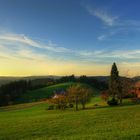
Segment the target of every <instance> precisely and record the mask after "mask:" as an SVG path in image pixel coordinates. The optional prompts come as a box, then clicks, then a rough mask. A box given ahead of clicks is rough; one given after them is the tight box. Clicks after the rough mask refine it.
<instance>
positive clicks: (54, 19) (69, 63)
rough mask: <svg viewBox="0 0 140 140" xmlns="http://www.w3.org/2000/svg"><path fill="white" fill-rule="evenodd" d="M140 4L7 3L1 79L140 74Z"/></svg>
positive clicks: (111, 0) (84, 0)
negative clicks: (113, 68) (116, 71)
mask: <svg viewBox="0 0 140 140" xmlns="http://www.w3.org/2000/svg"><path fill="white" fill-rule="evenodd" d="M139 5H140V1H138V0H134V1H133V2H132V1H130V0H123V1H122V0H107V1H99V0H94V1H93V0H76V1H75V0H58V1H57V0H36V1H34V0H30V1H27V0H24V1H19V0H12V1H10V0H1V1H0V50H1V51H0V59H1V61H0V75H1V76H31V75H37V76H38V75H58V76H59V75H60V76H62V75H71V74H74V75H92V76H99V75H102V76H106V75H109V74H110V69H111V65H112V64H113V62H116V63H117V66H118V69H119V71H120V75H122V76H129V77H133V76H137V75H140V73H139V71H140V63H139V61H140V48H139V45H140V40H139V36H140V16H139V12H140V9H139Z"/></svg>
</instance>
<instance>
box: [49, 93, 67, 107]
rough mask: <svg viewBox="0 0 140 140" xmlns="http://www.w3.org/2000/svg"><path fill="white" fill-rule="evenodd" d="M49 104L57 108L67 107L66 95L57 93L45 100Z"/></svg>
mask: <svg viewBox="0 0 140 140" xmlns="http://www.w3.org/2000/svg"><path fill="white" fill-rule="evenodd" d="M47 102H48V103H49V104H53V105H56V107H57V108H58V109H62V110H64V109H65V108H66V107H67V103H68V102H67V97H66V96H65V95H61V94H60V95H57V97H55V98H51V99H49V100H47Z"/></svg>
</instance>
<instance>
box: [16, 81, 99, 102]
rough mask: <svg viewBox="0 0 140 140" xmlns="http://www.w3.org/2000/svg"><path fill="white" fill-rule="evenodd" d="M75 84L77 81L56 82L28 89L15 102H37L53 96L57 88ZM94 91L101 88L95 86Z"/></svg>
mask: <svg viewBox="0 0 140 140" xmlns="http://www.w3.org/2000/svg"><path fill="white" fill-rule="evenodd" d="M74 84H76V83H74V82H68V83H61V84H56V85H52V86H48V87H44V88H40V89H37V90H31V91H27V92H26V93H24V94H22V95H21V97H20V98H19V99H18V100H16V101H15V103H25V102H35V101H39V100H41V99H46V98H48V97H50V96H52V95H53V94H54V91H55V90H65V89H67V88H68V87H70V86H71V85H74ZM81 85H82V86H88V85H86V84H81ZM93 91H94V95H98V94H99V90H97V89H95V88H94V89H93Z"/></svg>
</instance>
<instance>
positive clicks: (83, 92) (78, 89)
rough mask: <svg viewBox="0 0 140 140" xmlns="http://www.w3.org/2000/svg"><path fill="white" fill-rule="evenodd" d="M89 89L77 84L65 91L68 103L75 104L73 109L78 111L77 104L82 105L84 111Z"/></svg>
mask: <svg viewBox="0 0 140 140" xmlns="http://www.w3.org/2000/svg"><path fill="white" fill-rule="evenodd" d="M91 92H92V91H91V89H90V88H87V87H84V86H81V85H79V84H77V85H74V86H71V87H70V88H68V89H67V96H68V100H69V102H70V103H75V109H76V110H78V104H79V103H81V104H82V108H83V109H85V104H86V103H87V102H88V101H89V100H90V97H91Z"/></svg>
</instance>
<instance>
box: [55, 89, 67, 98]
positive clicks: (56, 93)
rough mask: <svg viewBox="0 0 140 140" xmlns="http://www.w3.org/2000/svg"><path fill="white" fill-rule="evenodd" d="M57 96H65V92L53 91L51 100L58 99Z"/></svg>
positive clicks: (60, 90)
mask: <svg viewBox="0 0 140 140" xmlns="http://www.w3.org/2000/svg"><path fill="white" fill-rule="evenodd" d="M59 95H66V92H65V91H64V90H63V89H59V90H58V89H57V90H55V91H54V96H53V97H52V98H58V97H59Z"/></svg>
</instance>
